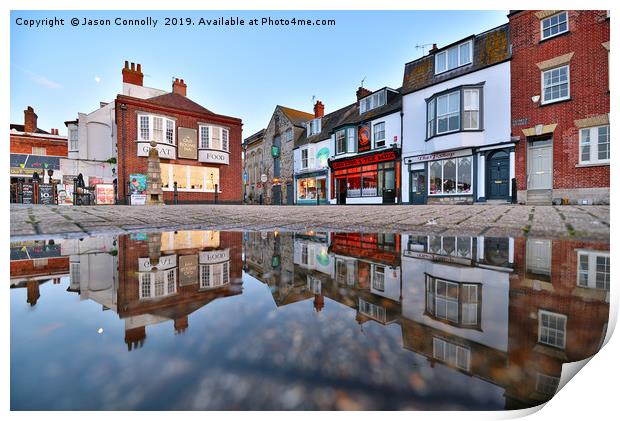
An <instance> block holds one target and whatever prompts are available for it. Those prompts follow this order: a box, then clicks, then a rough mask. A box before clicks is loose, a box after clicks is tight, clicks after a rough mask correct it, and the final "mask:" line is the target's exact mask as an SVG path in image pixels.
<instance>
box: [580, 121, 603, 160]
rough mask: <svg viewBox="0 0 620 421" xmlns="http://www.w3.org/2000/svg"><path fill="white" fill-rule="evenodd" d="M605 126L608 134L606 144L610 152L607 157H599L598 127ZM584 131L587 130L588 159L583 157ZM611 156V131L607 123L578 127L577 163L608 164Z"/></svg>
mask: <svg viewBox="0 0 620 421" xmlns="http://www.w3.org/2000/svg"><path fill="white" fill-rule="evenodd" d="M603 127H606V128H607V136H608V144H609V148H610V153H608V157H607V159H599V157H598V155H599V149H598V147H599V129H600V128H603ZM584 132H588V145H587V146H588V147H589V154H590V159H588V160H584V159H583V148H584V146H585V145H584V140H585V138H584V134H585V133H584ZM610 158H611V132H610V129H609V125H603V126H593V127H585V128H583V129H579V163H580V164H609V163H610Z"/></svg>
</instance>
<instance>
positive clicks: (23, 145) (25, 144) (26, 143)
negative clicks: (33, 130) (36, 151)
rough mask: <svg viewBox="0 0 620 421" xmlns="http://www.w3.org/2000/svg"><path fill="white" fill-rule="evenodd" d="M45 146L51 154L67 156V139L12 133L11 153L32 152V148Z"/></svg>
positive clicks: (47, 152)
mask: <svg viewBox="0 0 620 421" xmlns="http://www.w3.org/2000/svg"><path fill="white" fill-rule="evenodd" d="M33 147H36V148H45V154H46V155H50V156H62V157H66V156H67V141H66V140H58V139H56V138H54V139H48V138H45V137H38V136H28V135H14V134H11V149H10V151H11V153H17V154H28V155H29V154H32V148H33Z"/></svg>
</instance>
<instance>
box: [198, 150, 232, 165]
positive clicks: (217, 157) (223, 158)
mask: <svg viewBox="0 0 620 421" xmlns="http://www.w3.org/2000/svg"><path fill="white" fill-rule="evenodd" d="M198 160H199V161H200V162H208V163H211V164H224V165H228V153H227V152H222V151H214V150H207V149H201V150H200V151H198Z"/></svg>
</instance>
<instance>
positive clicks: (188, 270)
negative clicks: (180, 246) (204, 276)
mask: <svg viewBox="0 0 620 421" xmlns="http://www.w3.org/2000/svg"><path fill="white" fill-rule="evenodd" d="M197 283H198V255H197V254H191V255H186V256H179V286H185V285H193V284H197Z"/></svg>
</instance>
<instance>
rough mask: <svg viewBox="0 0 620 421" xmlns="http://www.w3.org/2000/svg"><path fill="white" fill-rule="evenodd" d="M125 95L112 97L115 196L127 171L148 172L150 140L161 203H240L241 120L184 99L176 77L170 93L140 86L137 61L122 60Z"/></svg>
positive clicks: (123, 188)
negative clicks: (156, 154)
mask: <svg viewBox="0 0 620 421" xmlns="http://www.w3.org/2000/svg"><path fill="white" fill-rule="evenodd" d="M122 74H123V94H121V95H118V96H117V97H116V104H115V107H114V108H115V116H116V118H115V119H116V124H117V136H118V168H119V170H118V188H119V193H118V194H119V198H120V199H121V200H122V198H125V197H127V194H128V190H129V187H128V183H129V182H131V181H133V180H132V179H131V178H130V175H131V174H146V170H147V156H148V151H149V150H150V148H151V146H150V143H151V142H156V143H157V146H156V148H157V150H158V152H159V157H160V162H161V177H162V186H163V192H164V201H165V202H166V203H172V202H173V200H174V197H173V194H174V193H173V190H174V183H175V182H176V183H177V191H178V202H179V203H213V202H214V200H215V195H216V186H217V197H218V202H219V203H241V199H242V191H241V190H242V182H241V177H242V163H241V126H242V123H241V120H240V119H238V118H235V117H228V116H224V115H219V114H215V113H213V112H211V111H210V110H208V109H206V108H204V107H203V106H201V105H199V104H197V103H195V102H194V101H192V100H190V99H189V98H188V97H187V85H186V84H185V82H184V81H183V80H182V79H180V80H179V79H175V80H174V82H173V84H172V92H164V91H160V90H156V89H152V88H146V87H143V77H144V76H143V73H142V68H141V65H140V64H138V65H137V66H135V65H134V63H131V66H129V63H127V62H125V67H124V68H123V70H122Z"/></svg>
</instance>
